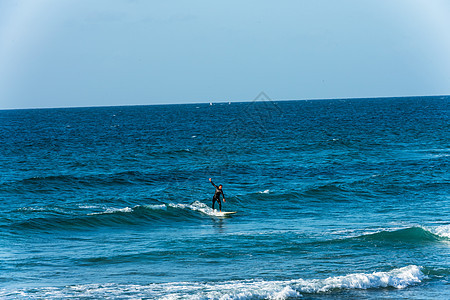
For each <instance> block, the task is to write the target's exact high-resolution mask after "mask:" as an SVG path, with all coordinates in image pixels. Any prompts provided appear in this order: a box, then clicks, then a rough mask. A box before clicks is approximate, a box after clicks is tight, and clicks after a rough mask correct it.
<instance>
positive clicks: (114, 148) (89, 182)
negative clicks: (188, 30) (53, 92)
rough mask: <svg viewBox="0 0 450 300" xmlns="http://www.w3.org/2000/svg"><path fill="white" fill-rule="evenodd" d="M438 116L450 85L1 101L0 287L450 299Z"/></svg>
mask: <svg viewBox="0 0 450 300" xmlns="http://www.w3.org/2000/svg"><path fill="white" fill-rule="evenodd" d="M449 116H450V98H449V97H424V98H420V97H416V98H395V99H359V100H356V99H355V100H330V101H328V100H324V101H287V102H272V101H268V100H265V101H256V102H251V103H231V104H228V103H225V104H220V103H217V104H213V105H209V104H190V105H165V106H133V107H97V108H67V109H34V110H5V111H0V138H1V144H0V201H1V202H0V203H1V205H0V263H1V264H0V298H6V299H16V298H18V299H42V298H44V299H61V298H65V297H73V298H77V299H101V298H120V299H289V298H293V299H295V298H302V299H341V298H352V299H356V298H364V299H380V298H383V299H399V298H400V299H445V298H446V299H448V298H450V289H449V286H450V122H449V121H450V119H449ZM209 177H212V179H213V181H214V182H215V183H216V184H219V183H221V184H223V186H224V192H225V196H226V200H227V202H226V203H224V204H223V205H224V207H223V209H224V210H226V211H237V213H236V214H234V215H232V216H229V217H223V216H220V215H219V214H217V213H216V212H214V211H212V209H211V208H210V206H211V198H212V195H213V193H214V188H213V187H212V186H211V184H210V183H209V181H208V178H209Z"/></svg>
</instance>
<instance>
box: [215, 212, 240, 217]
mask: <svg viewBox="0 0 450 300" xmlns="http://www.w3.org/2000/svg"><path fill="white" fill-rule="evenodd" d="M221 213H222V214H224V215H225V216H226V215H232V214H235V213H237V211H223V212H221ZM219 214H220V212H219Z"/></svg>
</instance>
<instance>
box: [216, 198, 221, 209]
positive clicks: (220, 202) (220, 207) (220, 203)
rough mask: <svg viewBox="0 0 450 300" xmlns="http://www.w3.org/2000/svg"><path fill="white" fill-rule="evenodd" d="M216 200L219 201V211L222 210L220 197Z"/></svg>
mask: <svg viewBox="0 0 450 300" xmlns="http://www.w3.org/2000/svg"><path fill="white" fill-rule="evenodd" d="M217 202H219V211H222V201H220V199H219V200H217Z"/></svg>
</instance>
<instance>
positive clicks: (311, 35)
mask: <svg viewBox="0 0 450 300" xmlns="http://www.w3.org/2000/svg"><path fill="white" fill-rule="evenodd" d="M449 53H450V1H447V0H366V1H361V0H340V1H336V0H311V1H301V0H295V1H294V0H293V1H288V0H280V1H266V0H258V1H242V0H241V1H234V0H228V1H210V0H204V1H199V0H189V1H179V0H174V1H162V0H149V1H144V0H142V1H139V0H128V1H118V0H96V1H90V0H65V1H60V0H22V1H18V0H2V1H0V109H10V108H39V107H73V106H77V107H78V106H109V105H141V104H169V103H198V102H222V101H248V100H252V99H254V98H255V97H256V96H257V95H258V94H259V93H260V92H262V91H263V92H265V93H266V94H267V95H268V96H269V97H270V98H271V99H275V100H288V99H290V100H294V99H325V98H359V97H389V96H413V95H450V55H449Z"/></svg>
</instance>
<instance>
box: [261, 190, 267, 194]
mask: <svg viewBox="0 0 450 300" xmlns="http://www.w3.org/2000/svg"><path fill="white" fill-rule="evenodd" d="M269 192H270V190H264V191H259V192H258V193H259V194H268V193H269Z"/></svg>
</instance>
